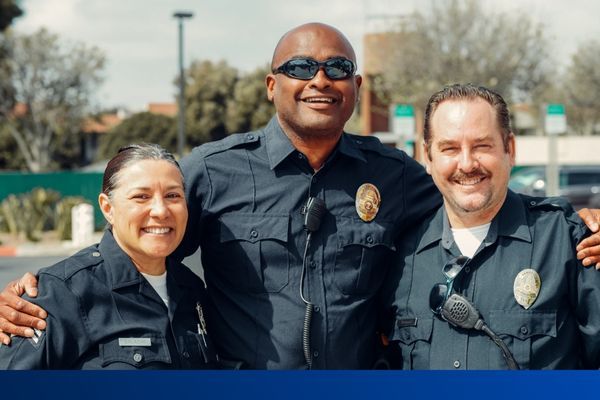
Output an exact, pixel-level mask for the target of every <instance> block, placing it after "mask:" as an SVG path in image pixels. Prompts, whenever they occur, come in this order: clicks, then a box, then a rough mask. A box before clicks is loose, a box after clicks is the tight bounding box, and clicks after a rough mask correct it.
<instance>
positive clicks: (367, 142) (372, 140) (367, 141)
mask: <svg viewBox="0 0 600 400" xmlns="http://www.w3.org/2000/svg"><path fill="white" fill-rule="evenodd" d="M346 135H348V138H349V139H350V140H352V141H353V142H354V143H355V144H356V145H357V146H358V148H360V149H361V150H364V151H371V152H375V153H377V154H379V155H381V156H383V157H388V158H394V159H396V160H400V161H404V159H405V157H406V154H405V153H404V152H402V151H400V150H398V149H397V148H395V147H391V146H387V145H385V144H383V143H381V141H380V140H379V139H378V138H377V137H375V136H371V135H367V136H361V135H354V134H351V133H347V134H346Z"/></svg>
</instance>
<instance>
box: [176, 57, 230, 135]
mask: <svg viewBox="0 0 600 400" xmlns="http://www.w3.org/2000/svg"><path fill="white" fill-rule="evenodd" d="M237 80H238V72H237V70H236V69H235V68H233V67H230V66H229V65H228V64H227V63H226V62H225V61H220V62H218V63H213V62H211V61H195V62H193V63H192V64H191V66H190V67H189V69H188V70H187V71H186V88H185V99H186V100H185V101H186V122H187V126H186V130H187V132H186V136H187V144H188V146H192V147H193V146H198V145H200V144H202V143H204V142H207V141H211V140H217V139H221V138H223V137H225V135H226V134H227V128H226V126H225V123H226V122H225V121H226V118H227V102H228V100H229V99H230V98H231V96H232V93H233V92H234V88H235V84H236V82H237Z"/></svg>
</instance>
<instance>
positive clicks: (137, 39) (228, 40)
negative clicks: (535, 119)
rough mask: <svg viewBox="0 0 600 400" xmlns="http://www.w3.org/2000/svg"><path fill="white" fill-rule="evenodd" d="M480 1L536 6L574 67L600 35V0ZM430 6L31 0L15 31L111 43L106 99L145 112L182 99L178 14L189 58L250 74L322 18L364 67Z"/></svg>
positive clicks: (497, 6)
mask: <svg viewBox="0 0 600 400" xmlns="http://www.w3.org/2000/svg"><path fill="white" fill-rule="evenodd" d="M433 1H445V0H433ZM480 1H481V3H482V5H483V6H484V8H485V9H486V10H488V11H491V12H506V13H527V14H528V15H530V16H531V18H532V19H534V20H535V21H536V22H540V23H543V24H544V25H545V27H546V31H547V33H548V36H549V37H550V39H551V43H552V46H553V49H554V53H555V54H556V55H557V56H558V58H559V60H562V61H560V62H561V63H563V62H564V64H566V63H567V62H568V59H569V57H570V55H571V54H572V53H573V52H574V51H575V49H576V48H577V45H578V44H579V43H581V42H582V41H585V40H590V39H592V38H600V24H599V23H598V20H600V2H598V1H596V0H569V1H564V0H560V1H559V0H504V1H497V0H480ZM429 4H430V3H429V2H428V1H427V0H421V1H419V0H328V1H322V0H246V1H244V0H21V6H22V8H23V9H24V11H25V15H24V16H23V17H21V18H19V19H17V20H16V22H15V23H14V26H13V28H14V30H15V31H17V32H21V33H32V32H35V31H36V30H38V29H40V28H41V27H45V28H47V29H48V30H49V31H51V32H53V33H57V34H58V35H59V36H60V37H61V38H62V39H63V40H66V41H70V42H83V43H85V44H87V45H90V46H96V47H98V48H100V49H102V51H104V53H105V55H106V58H107V65H106V68H105V71H104V76H105V80H104V83H103V85H102V86H101V88H100V89H99V91H98V93H97V96H96V99H95V100H96V102H97V104H98V105H99V106H101V107H103V108H112V107H125V108H127V109H129V110H130V111H142V110H144V109H145V108H146V106H147V104H148V103H150V102H172V101H175V95H176V93H177V88H176V87H175V86H174V84H173V82H174V79H175V78H176V76H177V74H178V60H179V58H178V44H177V40H178V30H177V29H178V28H177V21H176V20H175V19H174V18H173V17H172V15H173V13H174V12H175V11H191V12H193V13H194V16H193V18H192V19H189V20H186V21H185V25H184V26H185V28H184V64H185V65H189V63H190V62H191V61H192V60H212V61H219V60H226V61H227V62H228V63H229V65H231V66H233V67H235V68H238V69H239V70H241V71H251V70H253V69H254V68H257V67H259V66H262V65H264V64H266V63H267V62H269V60H270V58H271V55H272V51H273V48H274V47H275V44H276V43H277V41H278V40H279V38H280V37H281V35H283V34H284V33H285V32H286V31H288V30H289V29H291V28H293V27H295V26H297V25H300V24H303V23H306V22H313V21H319V22H324V23H328V24H331V25H333V26H335V27H337V28H338V29H340V30H341V31H342V32H344V33H345V34H346V35H347V37H348V38H349V40H350V42H351V43H352V44H353V45H354V47H355V49H356V53H357V58H358V64H359V72H360V64H361V60H362V55H363V49H362V38H363V35H364V34H365V33H368V32H369V31H372V30H373V29H376V28H381V26H384V25H385V23H386V21H390V18H394V17H397V16H402V15H408V14H410V13H411V12H412V11H414V10H415V9H417V7H421V8H422V7H425V8H426V7H428V5H429ZM465 23H468V22H467V21H466V22H465Z"/></svg>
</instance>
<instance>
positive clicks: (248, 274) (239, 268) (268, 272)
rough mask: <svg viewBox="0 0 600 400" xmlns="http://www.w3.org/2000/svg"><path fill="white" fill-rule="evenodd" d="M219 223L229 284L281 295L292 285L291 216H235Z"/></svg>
mask: <svg viewBox="0 0 600 400" xmlns="http://www.w3.org/2000/svg"><path fill="white" fill-rule="evenodd" d="M219 222H220V232H219V235H220V236H219V237H220V242H221V246H219V247H220V249H219V250H220V258H219V259H220V260H221V268H222V269H223V271H224V272H225V273H227V274H228V276H227V277H225V278H226V280H227V281H229V282H232V283H233V284H234V285H235V286H236V288H238V289H239V290H242V291H243V290H249V291H251V292H254V293H266V292H271V293H272V292H279V291H281V289H283V288H284V287H285V286H286V285H287V284H288V282H289V268H290V262H289V251H288V228H289V216H288V215H268V214H243V213H236V214H225V215H222V216H221V218H220V219H219Z"/></svg>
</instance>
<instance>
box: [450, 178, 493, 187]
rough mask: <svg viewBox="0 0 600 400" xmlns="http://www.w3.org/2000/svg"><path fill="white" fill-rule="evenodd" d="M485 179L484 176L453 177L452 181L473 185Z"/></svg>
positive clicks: (463, 184) (462, 184)
mask: <svg viewBox="0 0 600 400" xmlns="http://www.w3.org/2000/svg"><path fill="white" fill-rule="evenodd" d="M485 179H486V177H485V176H477V177H471V178H460V179H454V183H456V184H458V185H461V186H474V185H477V184H478V183H481V182H483V181H484V180H485Z"/></svg>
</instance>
